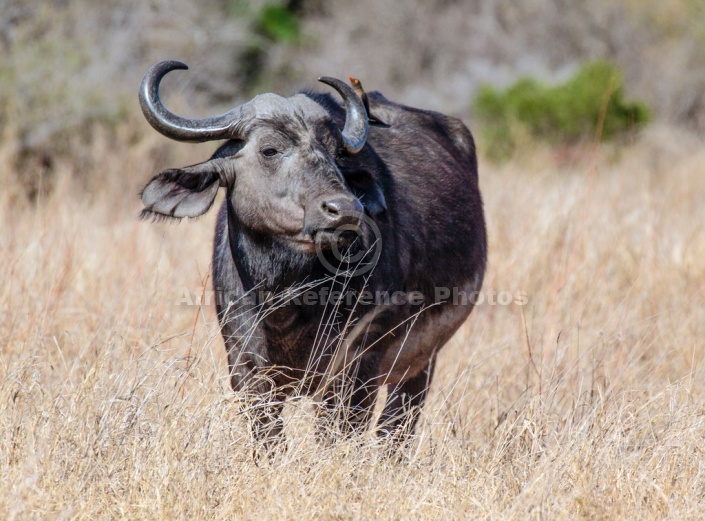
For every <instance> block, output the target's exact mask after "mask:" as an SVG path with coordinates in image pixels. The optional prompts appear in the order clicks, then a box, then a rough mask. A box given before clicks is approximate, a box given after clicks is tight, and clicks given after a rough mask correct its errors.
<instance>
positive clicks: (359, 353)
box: [140, 61, 486, 441]
mask: <svg viewBox="0 0 705 521" xmlns="http://www.w3.org/2000/svg"><path fill="white" fill-rule="evenodd" d="M186 68H187V67H186V65H184V64H183V63H180V62H175V61H166V62H161V63H158V64H156V65H154V66H153V67H152V68H151V69H150V70H149V71H148V72H147V73H146V75H145V76H144V79H143V81H142V84H141V87H140V103H141V106H142V111H143V112H144V115H145V117H146V118H147V120H148V121H149V123H150V124H151V125H152V127H154V129H156V130H157V131H158V132H160V133H161V134H163V135H165V136H166V137H169V138H171V139H175V140H179V141H190V142H203V141H214V140H227V141H226V142H225V143H224V144H223V145H222V146H221V147H220V148H218V150H217V151H216V152H215V154H214V155H213V156H212V157H211V158H210V159H209V160H208V161H205V162H203V163H200V164H197V165H193V166H188V167H185V168H178V169H169V170H165V171H163V172H161V173H159V174H158V175H156V176H155V177H154V178H152V180H151V181H149V183H148V184H147V185H146V186H145V188H144V189H143V191H142V192H141V198H142V202H143V204H144V207H145V209H144V211H143V216H155V217H159V216H165V217H171V218H182V217H197V216H199V215H201V214H203V213H205V212H207V211H208V210H209V209H210V207H211V206H212V205H213V202H214V200H215V197H216V194H217V192H218V189H219V188H221V187H222V188H224V189H225V192H226V195H225V199H224V202H223V204H222V206H221V208H220V211H219V213H218V218H217V224H216V230H215V240H214V251H213V284H214V287H215V290H216V292H217V293H218V295H219V296H220V297H221V298H219V299H218V302H217V312H218V318H219V321H220V326H221V331H222V335H223V339H224V341H225V346H226V349H227V354H228V362H229V366H230V380H231V385H232V387H233V389H234V390H235V391H238V392H240V393H241V395H242V396H245V397H247V399H248V403H249V404H250V406H249V407H248V408H247V410H248V411H256V413H255V414H253V415H251V416H250V420H251V422H250V423H251V428H252V431H253V434H254V435H255V437H256V438H257V439H260V440H267V441H272V440H275V439H278V438H281V436H282V435H281V431H282V427H283V421H282V419H281V410H282V407H283V403H284V400H285V399H286V397H287V396H292V395H309V396H314V397H317V398H319V401H320V407H319V417H320V420H321V421H322V424H324V425H328V426H330V425H333V426H335V429H338V431H337V432H340V431H341V430H342V432H343V433H345V434H350V433H355V432H360V431H362V430H364V429H365V428H366V427H367V426H368V425H369V422H370V417H371V415H372V414H371V411H372V408H373V405H374V402H375V399H376V397H377V392H378V390H379V389H380V388H381V387H383V386H387V391H388V393H387V401H386V405H385V407H384V411H383V413H382V415H381V417H380V419H379V423H378V426H377V432H378V433H379V434H380V435H381V436H383V437H390V438H392V439H395V440H407V439H408V435H409V434H410V433H411V432H412V431H413V429H414V426H415V424H416V421H417V419H418V411H419V409H420V407H421V406H422V404H423V402H424V400H425V397H426V393H427V390H428V387H429V385H430V383H431V379H432V377H433V366H434V362H435V359H436V355H437V353H438V350H439V349H441V348H442V347H443V345H444V344H445V343H446V342H448V340H449V339H450V338H451V336H452V335H453V333H454V332H455V331H456V330H457V329H458V328H459V327H460V325H461V324H462V323H463V322H464V321H465V320H466V318H467V316H468V314H469V313H470V311H471V309H472V305H473V300H472V299H471V298H468V297H467V296H468V295H471V294H473V292H476V291H479V290H480V288H481V285H482V280H483V276H484V270H485V263H486V232H485V221H484V216H483V209H482V199H481V196H480V191H479V187H478V175H477V158H476V154H475V145H474V142H473V138H472V135H471V134H470V131H469V130H468V129H467V127H466V126H465V125H464V124H463V123H462V122H461V121H460V120H458V119H455V118H452V117H448V116H445V115H443V114H439V113H437V112H431V111H427V110H419V109H415V108H411V107H407V106H404V105H400V104H397V103H394V102H391V101H389V100H387V99H386V98H385V97H384V96H383V95H382V94H380V93H378V92H371V93H369V95H368V94H366V93H365V92H364V91H363V89H362V86H361V85H360V83H359V82H358V81H357V80H354V79H352V78H351V82H352V84H353V87H354V88H352V87H350V86H349V85H347V84H346V83H344V82H342V81H340V80H338V79H335V78H327V77H326V78H320V80H319V81H321V82H323V83H325V84H327V85H329V86H331V87H333V88H334V89H335V90H336V91H337V92H338V93H339V94H340V96H341V97H342V99H343V102H344V104H343V105H342V106H341V105H340V104H339V103H338V102H337V101H336V100H335V99H334V98H333V96H331V95H330V94H322V93H314V92H301V93H298V94H295V95H293V96H291V97H282V96H279V95H276V94H262V95H259V96H256V97H255V98H253V99H252V100H251V101H249V102H247V103H245V104H243V105H241V106H239V107H237V108H235V109H233V110H231V111H230V112H227V113H226V114H223V115H220V116H215V117H211V118H205V119H185V118H182V117H179V116H176V115H174V114H173V113H171V112H169V111H168V110H167V109H166V108H165V107H164V105H163V104H162V102H161V101H160V98H159V83H160V81H161V79H162V77H163V76H164V75H165V74H167V73H168V72H170V71H173V70H176V69H186ZM341 127H342V130H340V128H341ZM333 419H335V420H336V421H333ZM323 420H325V421H323Z"/></svg>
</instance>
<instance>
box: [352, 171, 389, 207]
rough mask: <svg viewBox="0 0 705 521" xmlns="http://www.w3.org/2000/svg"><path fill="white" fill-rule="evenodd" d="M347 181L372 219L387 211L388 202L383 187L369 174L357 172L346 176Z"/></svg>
mask: <svg viewBox="0 0 705 521" xmlns="http://www.w3.org/2000/svg"><path fill="white" fill-rule="evenodd" d="M345 180H346V181H347V183H348V185H349V186H350V189H351V190H352V192H353V193H354V194H355V197H357V198H358V199H359V200H360V202H361V203H362V206H364V207H365V210H367V213H368V214H370V215H371V216H372V217H374V216H376V215H379V214H381V213H383V212H385V211H386V210H387V200H386V199H385V198H384V193H383V192H382V187H381V186H379V183H378V182H377V181H375V180H374V178H373V177H372V175H371V174H370V173H369V172H355V173H353V174H350V175H346V176H345Z"/></svg>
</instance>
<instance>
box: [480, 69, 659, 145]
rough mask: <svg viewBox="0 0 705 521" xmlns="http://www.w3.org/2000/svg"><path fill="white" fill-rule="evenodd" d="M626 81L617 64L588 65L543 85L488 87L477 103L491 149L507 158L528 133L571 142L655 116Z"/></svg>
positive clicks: (532, 81)
mask: <svg viewBox="0 0 705 521" xmlns="http://www.w3.org/2000/svg"><path fill="white" fill-rule="evenodd" d="M623 86H624V80H623V78H622V75H621V74H620V72H619V70H618V69H617V68H616V67H615V66H614V65H612V64H610V63H607V62H603V61H597V62H591V63H588V64H585V65H584V66H583V67H581V68H580V70H578V72H577V73H576V74H575V75H574V76H573V77H572V78H570V79H568V80H567V81H566V82H565V83H563V84H560V85H557V86H548V85H543V84H541V83H539V82H538V81H536V80H535V79H532V78H523V79H520V80H519V81H517V82H516V83H515V84H514V85H512V86H511V87H509V88H508V89H507V90H506V91H504V92H500V91H498V90H496V89H494V88H493V87H491V86H485V87H483V88H482V89H480V91H479V92H478V94H477V96H476V97H475V100H474V103H473V106H474V110H475V114H476V116H477V117H478V118H479V120H480V122H481V125H482V129H483V134H484V137H485V139H486V141H487V144H488V145H487V146H488V148H487V151H488V154H489V155H490V157H493V158H495V159H501V158H506V157H507V156H509V155H511V153H512V152H513V151H514V149H515V147H516V145H517V144H518V142H519V141H520V140H521V139H522V136H529V137H531V138H534V139H540V140H544V141H547V142H549V143H551V144H571V143H576V142H579V141H581V140H586V139H609V138H612V137H614V136H615V135H617V134H619V133H621V132H624V131H628V130H634V129H637V128H639V127H641V126H643V125H644V124H645V123H647V122H648V121H649V118H650V111H649V108H648V107H647V106H646V105H645V104H644V103H641V102H627V101H625V99H624V92H623Z"/></svg>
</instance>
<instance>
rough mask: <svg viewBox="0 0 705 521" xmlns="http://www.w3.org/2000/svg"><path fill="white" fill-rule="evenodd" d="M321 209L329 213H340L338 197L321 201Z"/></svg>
mask: <svg viewBox="0 0 705 521" xmlns="http://www.w3.org/2000/svg"><path fill="white" fill-rule="evenodd" d="M322 206H323V211H324V212H326V213H329V214H331V215H338V214H340V206H341V204H340V201H339V200H338V199H333V200H332V201H323V203H322Z"/></svg>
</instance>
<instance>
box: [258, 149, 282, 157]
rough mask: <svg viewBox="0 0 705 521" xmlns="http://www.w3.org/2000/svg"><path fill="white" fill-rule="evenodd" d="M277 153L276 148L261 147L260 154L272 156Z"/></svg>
mask: <svg viewBox="0 0 705 521" xmlns="http://www.w3.org/2000/svg"><path fill="white" fill-rule="evenodd" d="M278 153H279V151H278V150H277V149H276V148H272V147H267V148H264V149H262V155H263V156H264V157H274V156H276V155H277V154H278Z"/></svg>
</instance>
